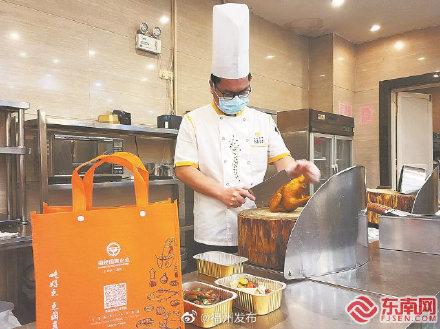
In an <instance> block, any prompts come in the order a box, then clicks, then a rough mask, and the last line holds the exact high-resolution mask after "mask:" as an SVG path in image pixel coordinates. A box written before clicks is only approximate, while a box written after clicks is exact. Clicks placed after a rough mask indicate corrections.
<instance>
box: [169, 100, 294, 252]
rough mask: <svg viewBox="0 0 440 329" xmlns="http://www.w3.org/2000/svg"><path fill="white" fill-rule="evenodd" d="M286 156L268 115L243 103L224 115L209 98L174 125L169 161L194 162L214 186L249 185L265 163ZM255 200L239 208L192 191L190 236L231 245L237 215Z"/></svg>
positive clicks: (259, 178) (234, 241) (261, 174)
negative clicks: (176, 131)
mask: <svg viewBox="0 0 440 329" xmlns="http://www.w3.org/2000/svg"><path fill="white" fill-rule="evenodd" d="M288 155H290V153H289V150H288V149H287V148H286V146H285V144H284V141H283V139H282V138H281V135H280V133H279V131H278V129H277V127H276V125H275V122H274V121H273V119H272V117H271V116H270V115H269V114H266V113H263V112H260V111H257V110H255V109H252V108H249V107H246V108H244V109H243V110H242V111H241V112H240V113H238V114H237V115H236V116H226V115H224V114H223V112H221V111H220V110H219V109H218V108H217V106H216V105H215V103H211V104H210V105H206V106H203V107H200V108H198V109H196V110H193V111H191V112H189V113H187V114H186V115H185V116H184V117H183V120H182V124H181V125H180V130H179V134H178V136H177V143H176V151H175V156H174V161H175V166H176V167H179V166H194V167H196V168H198V169H199V170H200V171H201V172H202V173H203V174H205V175H206V176H208V177H210V178H212V179H214V180H215V181H216V182H218V183H219V184H220V185H222V186H224V187H226V188H229V187H244V188H250V187H252V186H254V185H256V184H259V183H261V182H262V181H263V179H264V175H265V173H266V169H267V164H268V163H273V162H275V161H277V160H279V159H282V158H284V157H286V156H288ZM254 207H255V203H254V202H253V201H251V200H249V199H246V202H245V203H244V204H243V205H242V206H241V207H239V208H231V209H228V208H227V207H226V206H225V205H224V204H223V203H222V202H220V201H218V200H217V199H214V198H212V197H209V196H206V195H204V194H201V193H198V192H194V239H195V240H196V241H197V242H200V243H204V244H209V245H218V246H236V245H237V214H238V213H239V212H240V211H242V210H244V209H249V208H254Z"/></svg>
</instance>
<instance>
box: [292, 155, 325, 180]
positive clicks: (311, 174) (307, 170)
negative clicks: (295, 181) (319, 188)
mask: <svg viewBox="0 0 440 329" xmlns="http://www.w3.org/2000/svg"><path fill="white" fill-rule="evenodd" d="M289 169H290V170H289ZM289 169H288V170H287V171H288V174H289V175H290V177H298V176H301V175H304V177H306V178H307V179H308V180H309V181H310V182H312V183H317V182H319V179H320V178H321V172H320V171H319V169H318V167H317V166H316V165H315V164H314V163H313V162H310V161H307V160H296V165H294V166H292V167H291V168H289Z"/></svg>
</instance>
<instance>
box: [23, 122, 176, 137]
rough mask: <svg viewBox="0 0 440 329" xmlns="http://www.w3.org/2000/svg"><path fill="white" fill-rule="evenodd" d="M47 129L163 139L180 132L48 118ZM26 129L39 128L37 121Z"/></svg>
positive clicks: (28, 124) (30, 123) (142, 126)
mask: <svg viewBox="0 0 440 329" xmlns="http://www.w3.org/2000/svg"><path fill="white" fill-rule="evenodd" d="M46 122H47V123H46V124H47V128H48V129H51V128H58V129H60V128H61V129H68V130H80V131H84V130H88V131H90V130H98V131H108V132H118V133H124V134H129V135H130V134H138V135H145V136H152V137H162V138H176V136H177V133H178V130H177V129H165V128H155V127H149V126H144V125H121V124H110V123H100V122H95V121H81V120H69V119H55V118H46ZM26 127H30V128H37V127H38V125H37V120H28V121H26Z"/></svg>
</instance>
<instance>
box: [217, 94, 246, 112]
mask: <svg viewBox="0 0 440 329" xmlns="http://www.w3.org/2000/svg"><path fill="white" fill-rule="evenodd" d="M218 103H219V104H218V107H219V108H220V110H222V112H223V113H224V114H226V115H235V114H237V113H238V112H240V111H241V110H242V109H243V108H244V107H245V106H247V105H248V104H249V97H242V98H240V97H238V96H235V97H234V98H233V99H225V98H224V97H219V98H218Z"/></svg>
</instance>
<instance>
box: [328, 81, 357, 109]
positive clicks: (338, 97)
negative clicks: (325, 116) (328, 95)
mask: <svg viewBox="0 0 440 329" xmlns="http://www.w3.org/2000/svg"><path fill="white" fill-rule="evenodd" d="M353 105H354V91H352V90H347V89H345V88H341V87H338V86H333V113H338V114H344V115H350V113H349V112H350V109H351V113H352V115H351V116H353V112H354V110H353Z"/></svg>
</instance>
